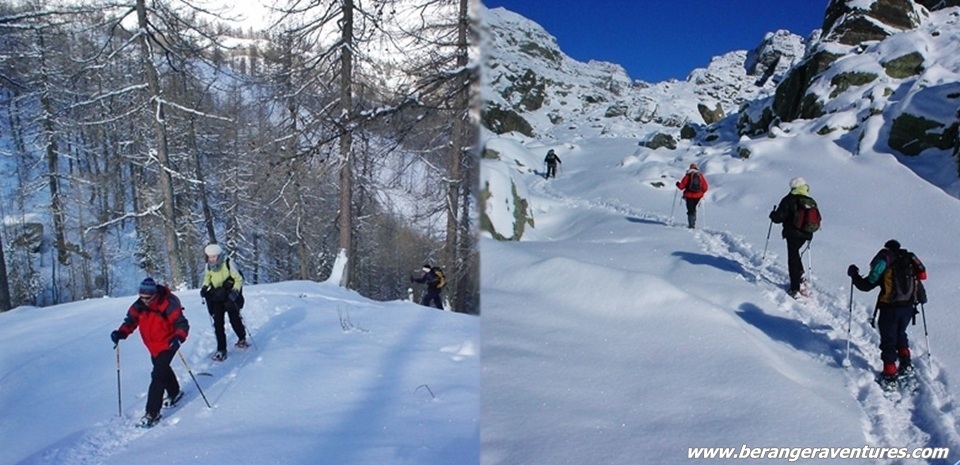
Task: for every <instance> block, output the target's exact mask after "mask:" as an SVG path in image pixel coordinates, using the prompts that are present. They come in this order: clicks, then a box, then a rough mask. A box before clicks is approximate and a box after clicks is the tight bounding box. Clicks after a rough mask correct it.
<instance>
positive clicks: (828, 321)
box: [529, 179, 960, 465]
mask: <svg viewBox="0 0 960 465" xmlns="http://www.w3.org/2000/svg"><path fill="white" fill-rule="evenodd" d="M529 186H530V189H531V190H532V191H533V192H535V193H537V194H539V195H542V196H544V197H545V198H548V199H550V200H552V201H555V202H559V203H561V204H563V205H565V206H567V207H570V208H575V209H581V210H602V211H607V212H609V213H612V214H615V215H622V216H629V217H633V218H638V219H642V220H646V221H650V222H653V223H660V224H663V225H664V226H666V227H676V228H677V230H678V232H681V231H689V230H688V229H686V227H685V226H683V227H680V226H675V225H674V221H673V219H672V218H669V217H667V216H666V215H659V214H652V213H649V212H646V211H644V210H642V209H639V208H635V207H630V206H626V205H624V204H623V203H621V202H619V201H616V200H611V199H593V200H588V199H579V198H571V197H568V196H566V195H563V194H561V193H559V192H557V191H556V190H555V189H553V187H551V186H549V182H548V181H546V180H544V179H539V180H536V181H534V182H532V183H530V185H529ZM692 236H693V238H694V240H696V241H697V242H698V245H699V247H700V248H701V249H702V250H703V251H704V252H706V253H708V254H711V255H713V256H716V257H722V258H725V259H728V260H732V261H734V262H736V263H738V264H739V265H740V267H741V271H742V274H741V277H742V278H744V279H745V280H746V281H747V282H750V283H752V284H754V285H756V286H757V288H758V290H759V291H760V293H761V294H762V296H763V298H765V299H767V300H769V301H772V302H774V303H775V304H776V305H777V307H778V308H779V309H780V310H781V311H783V312H784V314H785V315H787V316H789V317H792V318H794V319H795V320H797V321H799V322H801V323H803V324H804V325H805V326H806V328H807V329H808V330H809V331H810V334H811V336H812V335H816V336H817V337H818V338H820V339H825V340H827V341H829V346H830V351H831V353H830V354H828V355H824V354H822V353H819V354H815V353H810V355H811V358H813V359H814V360H816V361H818V362H820V363H823V364H826V365H829V366H830V367H832V368H836V369H838V370H844V371H845V377H846V380H847V381H846V382H847V387H848V390H849V392H850V395H851V397H852V398H854V399H855V400H856V401H857V402H858V403H859V404H860V406H861V408H862V409H863V412H864V417H863V434H864V438H865V440H866V442H867V444H868V445H870V446H874V447H906V448H908V449H910V450H912V449H914V448H918V447H936V448H942V447H949V448H950V450H952V451H956V450H960V433H958V423H957V418H956V417H955V413H954V412H955V410H956V406H955V401H954V399H953V396H952V395H951V394H950V393H949V390H948V389H947V380H946V379H945V376H944V374H943V373H942V371H941V366H940V365H939V364H938V363H937V361H936V358H933V357H928V356H927V354H926V352H925V351H922V352H921V351H920V350H918V349H919V347H918V345H917V344H916V343H914V344H913V351H914V354H913V355H914V357H913V362H914V366H915V368H916V372H917V379H918V381H919V384H920V389H919V391H918V392H916V393H914V394H907V395H901V394H900V393H899V392H896V393H884V391H883V390H882V389H881V388H880V387H879V385H878V384H877V383H876V382H875V376H876V369H875V367H878V366H880V365H881V361H880V353H879V349H878V348H877V346H878V345H879V342H880V338H879V335H878V333H877V331H876V330H875V329H874V328H872V327H871V326H870V324H869V322H865V321H863V320H864V318H863V315H864V314H866V313H867V312H868V310H867V309H865V308H864V307H862V306H859V308H857V306H856V305H855V306H854V308H853V309H852V310H851V308H850V305H849V300H848V299H849V295H837V294H835V293H833V292H831V291H830V290H827V289H825V288H824V287H822V286H820V285H818V283H817V278H816V275H815V273H813V272H812V271H813V270H810V269H808V270H807V272H808V274H811V275H812V276H810V284H808V286H809V287H808V289H811V290H812V293H811V295H810V296H808V297H801V298H800V299H793V298H792V297H790V296H788V295H787V293H786V290H785V284H784V283H787V282H788V281H789V277H788V273H787V271H786V269H784V268H783V267H781V266H778V265H776V264H774V263H771V262H772V260H771V258H770V256H769V254H768V256H767V257H765V260H763V259H761V258H762V254H761V253H758V252H757V251H756V250H754V248H753V246H752V245H751V244H749V243H747V241H745V240H744V239H743V238H740V237H737V236H736V235H734V234H732V233H730V232H729V231H722V230H714V229H710V228H707V229H694V230H692ZM768 250H769V249H768ZM815 252H816V243H815V242H813V243H812V247H811V250H810V251H808V253H810V254H813V253H815ZM803 259H804V260H805V265H806V262H807V261H808V260H809V259H810V258H809V257H808V256H807V255H804V256H803ZM846 292H849V285H848V286H847V289H846ZM851 311H852V312H854V313H853V314H854V315H856V318H853V320H852V325H851V324H849V323H848V322H850V321H851V320H850V316H851ZM869 311H870V312H872V310H869ZM848 326H849V329H848ZM848 332H849V336H848ZM848 341H849V347H850V348H849V353H850V355H849V358H850V366H849V367H843V365H842V364H843V361H844V359H845V358H846V354H847V345H848ZM798 350H802V349H798ZM892 463H894V464H904V465H908V464H909V465H913V464H924V463H927V462H926V461H923V460H902V461H896V462H892Z"/></svg>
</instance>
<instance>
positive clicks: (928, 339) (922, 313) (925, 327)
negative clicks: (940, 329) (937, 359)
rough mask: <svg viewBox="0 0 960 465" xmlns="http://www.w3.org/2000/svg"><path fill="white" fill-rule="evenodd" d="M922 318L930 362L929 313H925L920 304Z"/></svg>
mask: <svg viewBox="0 0 960 465" xmlns="http://www.w3.org/2000/svg"><path fill="white" fill-rule="evenodd" d="M920 316H921V317H922V318H923V338H924V339H926V340H927V360H930V358H931V357H932V355H930V334H929V333H927V312H925V311H923V304H920Z"/></svg>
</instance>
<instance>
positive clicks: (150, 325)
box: [118, 286, 190, 357]
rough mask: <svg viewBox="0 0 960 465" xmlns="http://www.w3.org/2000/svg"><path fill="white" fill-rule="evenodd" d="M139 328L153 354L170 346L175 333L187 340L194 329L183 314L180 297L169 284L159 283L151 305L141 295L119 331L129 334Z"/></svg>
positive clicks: (144, 341)
mask: <svg viewBox="0 0 960 465" xmlns="http://www.w3.org/2000/svg"><path fill="white" fill-rule="evenodd" d="M137 327H139V328H140V337H141V338H143V344H144V345H145V346H147V350H149V351H150V356H151V357H156V356H157V355H160V352H163V351H165V350H167V349H169V348H170V342H171V341H173V338H174V337H175V336H176V337H179V338H180V339H181V340H182V341H186V340H187V333H189V332H190V323H189V322H188V321H187V318H186V317H184V316H183V306H181V305H180V299H178V298H177V296H175V295H173V293H171V292H170V289H168V288H167V287H165V286H157V295H156V296H154V298H153V300H151V301H150V303H149V304H144V303H143V300H140V299H139V298H138V299H137V301H136V302H134V303H133V305H131V306H130V309H129V310H127V317H126V318H124V320H123V324H121V325H120V328H118V331H120V333H121V334H123V336H124V337H126V336H129V335H130V334H131V333H133V332H134V331H135V330H136V329H137Z"/></svg>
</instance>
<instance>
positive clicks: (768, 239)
mask: <svg viewBox="0 0 960 465" xmlns="http://www.w3.org/2000/svg"><path fill="white" fill-rule="evenodd" d="M773 210H774V211H776V210H777V206H776V205H774V206H773ZM770 231H773V218H771V219H770V224H769V225H768V226H767V241H766V242H764V243H763V255H761V256H760V264H761V265H762V264H763V261H764V260H766V258H767V246H769V245H770Z"/></svg>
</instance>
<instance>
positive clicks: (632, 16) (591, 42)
mask: <svg viewBox="0 0 960 465" xmlns="http://www.w3.org/2000/svg"><path fill="white" fill-rule="evenodd" d="M482 2H483V4H484V5H486V6H487V7H488V8H495V7H501V6H502V7H504V8H506V9H508V10H510V11H513V12H515V13H519V14H521V15H523V16H525V17H527V18H529V19H531V20H533V21H534V22H536V23H538V24H540V25H541V26H543V28H544V29H546V30H547V32H549V33H550V34H551V35H553V36H554V37H556V38H557V42H558V43H559V44H560V49H561V50H563V52H564V53H566V54H567V55H569V56H571V57H573V58H574V59H575V60H577V61H583V62H586V61H589V60H591V59H594V60H603V61H610V62H613V63H617V64H620V65H623V67H624V68H626V70H627V74H629V75H630V77H631V78H633V79H642V80H644V81H647V82H660V81H665V80H667V79H670V78H676V79H681V80H682V79H686V77H687V75H688V74H689V73H690V71H693V70H694V68H704V67H706V66H707V65H708V64H710V59H711V58H713V57H715V56H717V55H722V54H724V53H727V52H732V51H734V50H751V49H753V48H754V47H756V46H757V45H759V44H760V41H761V40H763V36H764V34H766V33H767V32H773V31H776V30H777V29H786V30H788V31H790V32H792V33H794V34H798V35H800V36H803V37H807V36H808V35H809V34H810V32H812V31H813V30H814V29H818V28H820V27H821V26H822V25H823V17H824V12H825V11H826V9H827V5H828V4H829V0H592V1H591V0H553V1H550V0H482Z"/></svg>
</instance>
